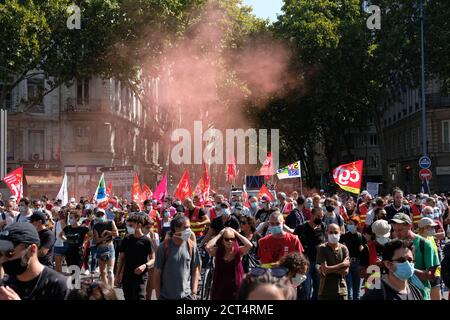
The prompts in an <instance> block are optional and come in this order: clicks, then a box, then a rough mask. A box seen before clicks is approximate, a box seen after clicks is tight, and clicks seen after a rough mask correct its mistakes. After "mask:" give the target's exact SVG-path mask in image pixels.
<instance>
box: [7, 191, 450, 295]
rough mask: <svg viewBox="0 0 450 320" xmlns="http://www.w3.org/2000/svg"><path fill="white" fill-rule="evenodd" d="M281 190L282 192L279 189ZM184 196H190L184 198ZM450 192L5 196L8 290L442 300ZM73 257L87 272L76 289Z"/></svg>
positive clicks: (18, 292)
mask: <svg viewBox="0 0 450 320" xmlns="http://www.w3.org/2000/svg"><path fill="white" fill-rule="evenodd" d="M273 198H274V199H273ZM181 200H182V201H181ZM449 200H450V194H448V195H444V194H441V195H427V194H416V195H413V194H410V195H407V196H405V195H404V194H403V192H402V191H401V190H400V189H395V190H393V192H392V193H391V194H390V195H386V196H380V197H375V198H372V196H371V195H370V194H369V193H368V192H367V191H363V192H362V193H361V194H360V195H359V196H358V197H353V196H350V195H349V194H333V195H328V194H324V193H322V192H320V193H315V194H311V195H310V196H308V197H305V196H303V195H299V194H298V193H297V192H293V193H292V194H291V195H290V196H287V195H286V194H285V193H284V192H278V193H277V194H276V197H271V195H263V196H262V197H260V198H258V197H249V198H248V199H244V198H243V196H240V195H236V194H233V196H230V197H228V198H227V197H226V196H224V195H221V194H212V195H211V196H210V197H209V198H208V199H205V201H201V200H200V199H199V197H198V196H193V197H192V198H187V199H173V198H171V197H166V198H165V199H162V201H158V200H154V199H147V200H145V201H144V202H143V203H141V204H138V203H135V202H129V201H127V199H121V198H119V197H116V196H115V197H112V198H110V200H109V201H108V202H107V203H106V204H105V203H103V204H101V205H97V204H96V203H95V201H89V200H88V199H87V198H86V197H82V198H81V199H80V200H79V201H78V202H77V201H76V200H75V199H74V198H72V199H70V201H69V202H68V203H67V204H64V205H63V204H62V203H61V200H50V199H49V198H47V197H46V196H43V197H42V198H41V199H29V198H27V197H24V198H22V199H20V201H18V202H17V199H15V198H14V197H10V198H9V199H5V200H1V199H0V300H15V299H23V300H43V299H51V300H58V299H71V300H88V299H91V300H115V299H117V295H116V291H115V290H114V288H121V289H122V291H123V296H124V298H125V300H146V299H147V300H151V299H159V300H195V299H199V297H200V291H201V289H202V286H205V285H207V282H206V281H205V279H202V274H203V272H202V270H203V269H202V268H205V267H206V265H211V264H210V263H209V262H208V261H212V262H213V263H212V264H213V266H214V268H213V270H212V283H210V285H211V288H210V294H209V295H208V296H207V297H203V298H206V299H212V300H224V299H228V300H229V299H280V300H285V299H294V300H359V299H367V300H374V299H375V300H441V299H443V296H444V292H445V291H446V286H449V285H450V284H449V283H448V281H449V277H450V276H449V273H450V262H449V260H450V252H449V251H450V247H449V246H450V245H449V244H446V240H447V239H448V236H450V232H449V231H450V214H449V206H448V201H449ZM68 267H72V268H73V267H75V268H78V269H79V270H80V271H81V274H82V275H83V276H85V279H87V280H84V281H82V283H81V287H80V288H75V289H74V288H73V287H72V286H71V284H70V282H69V281H67V276H68V275H69V274H71V272H72V269H70V268H68Z"/></svg>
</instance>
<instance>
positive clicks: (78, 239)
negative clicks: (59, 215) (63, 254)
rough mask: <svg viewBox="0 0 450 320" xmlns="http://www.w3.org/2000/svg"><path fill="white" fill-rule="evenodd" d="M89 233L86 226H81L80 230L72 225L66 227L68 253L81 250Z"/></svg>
mask: <svg viewBox="0 0 450 320" xmlns="http://www.w3.org/2000/svg"><path fill="white" fill-rule="evenodd" d="M88 232H89V228H88V227H86V226H79V227H78V228H74V227H72V226H71V225H68V226H65V227H64V234H65V236H66V238H67V240H66V241H65V243H66V244H67V245H68V251H71V250H74V249H79V248H81V247H82V246H83V242H84V238H85V237H86V234H87V233H88Z"/></svg>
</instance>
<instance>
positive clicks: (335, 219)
mask: <svg viewBox="0 0 450 320" xmlns="http://www.w3.org/2000/svg"><path fill="white" fill-rule="evenodd" d="M323 223H324V224H325V229H328V226H329V225H330V224H332V223H334V224H337V225H338V226H339V227H342V226H343V225H344V219H343V218H342V217H341V216H340V215H338V214H336V213H334V212H333V216H332V217H330V216H328V215H327V214H325V215H324V216H323Z"/></svg>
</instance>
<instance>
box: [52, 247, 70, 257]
mask: <svg viewBox="0 0 450 320" xmlns="http://www.w3.org/2000/svg"><path fill="white" fill-rule="evenodd" d="M66 252H67V247H53V255H55V256H65V255H66Z"/></svg>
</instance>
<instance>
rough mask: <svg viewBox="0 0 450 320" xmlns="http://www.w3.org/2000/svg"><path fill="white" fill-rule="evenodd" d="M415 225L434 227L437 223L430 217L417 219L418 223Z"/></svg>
mask: <svg viewBox="0 0 450 320" xmlns="http://www.w3.org/2000/svg"><path fill="white" fill-rule="evenodd" d="M417 225H418V226H419V228H425V227H435V226H437V225H438V224H437V223H436V222H434V221H433V220H432V219H430V218H422V219H420V220H419V223H418V224H417Z"/></svg>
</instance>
